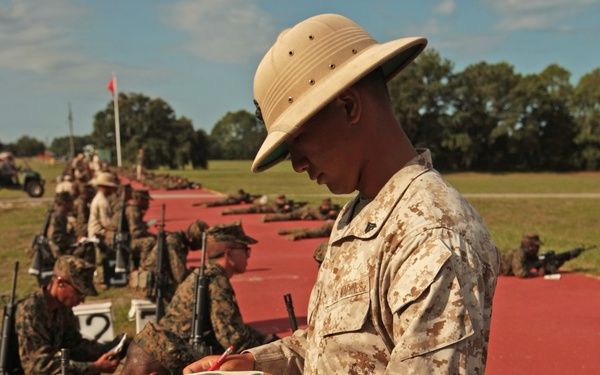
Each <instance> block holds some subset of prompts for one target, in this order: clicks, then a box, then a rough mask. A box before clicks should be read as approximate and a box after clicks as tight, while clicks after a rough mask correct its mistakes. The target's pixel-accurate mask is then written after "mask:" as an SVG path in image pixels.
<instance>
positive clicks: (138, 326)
mask: <svg viewBox="0 0 600 375" xmlns="http://www.w3.org/2000/svg"><path fill="white" fill-rule="evenodd" d="M127 316H128V318H129V320H135V332H136V333H137V332H139V331H141V330H142V329H143V328H144V326H145V325H146V323H148V322H152V323H154V322H156V303H154V302H152V301H148V300H147V299H132V300H131V308H130V309H129V313H128V314H127Z"/></svg>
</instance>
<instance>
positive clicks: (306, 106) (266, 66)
mask: <svg viewBox="0 0 600 375" xmlns="http://www.w3.org/2000/svg"><path fill="white" fill-rule="evenodd" d="M426 45H427V39H425V38H422V37H414V38H403V39H398V40H394V41H391V42H387V43H382V44H380V43H378V42H377V41H376V40H375V39H374V38H373V37H372V36H371V35H370V34H369V33H367V32H366V31H365V30H364V29H363V28H362V27H360V26H359V25H357V24H356V23H355V22H353V21H352V20H350V19H348V18H346V17H344V16H341V15H337V14H322V15H317V16H314V17H311V18H309V19H307V20H305V21H302V22H300V23H299V24H297V25H296V26H294V27H293V28H291V29H287V30H284V31H282V32H281V33H280V34H279V37H278V38H277V41H276V42H275V44H274V45H273V46H272V47H271V49H270V50H269V51H268V52H267V54H266V55H265V56H264V57H263V59H262V61H261V62H260V64H259V66H258V68H257V70H256V74H255V76H254V98H255V99H254V100H255V105H256V107H257V115H258V114H260V117H262V119H263V121H264V123H265V126H266V128H267V138H266V139H265V141H264V142H263V144H262V146H261V147H260V149H259V151H258V153H257V155H256V157H255V159H254V163H253V164H252V171H253V172H262V171H264V170H266V169H268V168H270V167H272V166H273V165H275V164H277V163H279V162H280V161H282V160H284V159H285V158H286V157H287V156H288V154H289V150H288V146H287V144H286V143H285V140H286V139H287V138H288V137H289V135H290V134H291V133H293V132H294V131H295V130H296V129H298V128H299V127H300V126H301V125H302V124H303V123H304V122H305V121H307V120H308V119H309V118H311V117H312V116H313V115H314V114H316V113H317V112H318V111H319V110H321V109H322V108H323V107H325V105H327V103H329V102H330V101H331V100H333V98H335V97H336V96H337V95H339V94H340V93H341V92H342V91H344V90H345V89H347V88H348V87H350V86H352V85H353V84H354V83H356V82H357V81H359V80H360V79H361V78H363V77H365V76H366V75H367V74H369V73H370V72H372V71H373V70H375V69H376V68H378V67H381V69H382V71H383V74H384V76H385V79H386V80H388V81H389V80H390V79H392V78H393V77H394V76H395V75H396V74H398V73H399V72H400V71H401V70H402V69H404V68H405V67H406V66H407V65H408V64H410V63H411V62H412V61H413V60H414V59H415V58H416V57H417V56H418V55H419V54H420V53H421V52H422V51H423V49H424V48H425V46H426Z"/></svg>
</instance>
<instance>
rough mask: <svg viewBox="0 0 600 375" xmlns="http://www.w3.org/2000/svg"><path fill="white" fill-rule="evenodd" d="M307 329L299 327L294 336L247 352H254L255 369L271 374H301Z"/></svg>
mask: <svg viewBox="0 0 600 375" xmlns="http://www.w3.org/2000/svg"><path fill="white" fill-rule="evenodd" d="M305 346H306V331H305V330H303V329H298V330H296V331H295V332H294V334H293V335H292V336H288V337H284V338H283V339H281V340H278V341H275V342H272V343H270V344H266V345H262V346H259V347H256V348H252V349H248V350H246V351H245V352H247V353H252V355H253V356H254V359H255V368H254V369H255V370H258V371H264V372H269V373H271V374H282V375H300V374H302V373H303V369H304V353H305V351H304V347H305Z"/></svg>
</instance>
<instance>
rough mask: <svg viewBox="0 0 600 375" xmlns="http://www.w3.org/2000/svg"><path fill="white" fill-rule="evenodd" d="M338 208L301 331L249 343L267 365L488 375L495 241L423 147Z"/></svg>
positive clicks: (270, 368)
mask: <svg viewBox="0 0 600 375" xmlns="http://www.w3.org/2000/svg"><path fill="white" fill-rule="evenodd" d="M419 152H420V154H419V155H418V156H417V157H415V158H414V159H413V160H411V161H410V162H409V163H407V165H406V166H404V167H403V168H402V169H401V170H400V171H398V172H397V173H396V174H395V175H394V176H393V177H392V178H391V179H390V180H389V181H388V182H387V183H386V185H385V186H384V187H383V188H382V190H381V191H380V192H379V194H378V195H377V196H376V197H375V198H374V200H373V201H371V202H370V203H369V204H368V205H366V206H365V207H364V209H363V210H362V211H360V212H359V213H357V214H356V216H355V217H354V218H352V215H353V213H352V211H353V208H354V207H355V205H356V204H357V203H358V202H359V200H360V197H356V198H355V199H354V200H352V201H351V202H349V203H348V204H347V205H346V206H345V207H344V209H343V210H342V212H341V214H340V217H339V218H338V220H337V222H336V224H335V226H334V230H333V232H332V234H331V238H330V242H329V247H328V249H327V253H326V254H325V258H324V260H323V263H322V264H321V267H320V269H319V273H318V276H317V280H316V283H315V285H314V288H313V291H312V293H311V297H310V301H309V307H308V315H307V316H308V328H307V329H306V330H297V331H296V332H295V333H294V334H293V335H292V336H289V337H286V338H284V339H282V340H281V341H280V342H276V343H273V344H271V345H266V346H262V347H259V348H254V349H250V352H251V353H252V354H253V355H254V356H255V358H256V369H257V370H261V371H266V372H270V373H273V374H300V373H306V374H408V373H411V374H412V373H419V374H483V373H484V372H485V364H486V357H487V349H488V344H489V334H490V321H491V314H492V298H493V296H494V291H495V288H496V281H497V275H498V268H499V264H500V261H499V254H498V249H497V248H496V246H495V245H494V243H493V241H492V238H491V236H490V234H489V232H488V230H487V228H486V226H485V224H484V223H483V220H482V219H481V217H480V216H479V214H478V213H477V212H476V211H475V210H474V209H473V208H472V207H471V206H470V205H469V203H468V202H467V201H466V200H465V199H464V198H463V197H462V196H461V195H460V194H459V193H458V192H457V191H456V190H455V189H454V188H453V187H451V186H450V185H449V184H448V183H447V182H445V181H444V180H443V178H442V177H441V176H440V174H439V173H437V172H436V171H435V170H433V167H432V164H431V156H430V153H429V151H428V150H419Z"/></svg>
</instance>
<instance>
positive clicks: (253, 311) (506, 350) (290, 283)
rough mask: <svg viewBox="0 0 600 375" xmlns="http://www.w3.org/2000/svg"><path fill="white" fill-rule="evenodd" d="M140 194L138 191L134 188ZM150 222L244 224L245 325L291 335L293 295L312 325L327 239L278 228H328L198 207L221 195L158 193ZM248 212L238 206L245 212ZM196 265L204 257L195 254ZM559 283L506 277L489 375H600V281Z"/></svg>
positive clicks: (175, 226) (241, 299)
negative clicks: (295, 236) (247, 245)
mask: <svg viewBox="0 0 600 375" xmlns="http://www.w3.org/2000/svg"><path fill="white" fill-rule="evenodd" d="M133 186H134V188H135V187H138V186H139V185H137V184H136V183H135V182H134V183H133ZM151 195H152V196H153V197H154V200H153V201H151V205H150V209H149V210H148V212H147V213H146V216H145V219H146V220H150V219H157V220H160V215H161V206H162V204H165V207H166V213H165V218H166V220H165V229H166V230H167V231H173V230H179V229H185V228H187V226H188V225H189V224H190V223H191V222H192V221H193V220H196V219H200V220H204V221H206V222H207V223H208V224H209V225H214V224H219V223H229V222H232V221H234V220H237V219H239V220H241V221H242V225H243V227H244V231H245V232H246V234H248V235H250V236H251V237H254V238H256V239H257V240H258V243H257V244H256V245H253V246H252V254H251V257H250V259H249V261H248V269H247V272H246V273H245V274H243V275H236V276H234V277H233V278H232V284H233V287H234V288H235V291H236V296H237V299H238V303H239V305H240V309H241V311H242V315H243V318H244V320H245V321H246V322H247V323H249V324H251V325H252V326H254V327H256V328H258V329H260V330H262V331H264V332H267V333H277V334H278V335H280V336H286V335H289V334H290V333H291V329H290V323H289V319H288V313H287V310H286V307H285V304H284V300H283V295H284V294H287V293H289V294H291V295H292V298H293V302H294V309H295V313H296V319H297V322H298V325H299V326H300V328H302V327H304V326H305V325H306V310H307V305H308V298H309V295H310V291H311V288H312V285H313V283H314V280H315V278H316V274H317V263H316V262H315V261H314V260H313V258H312V254H313V252H314V250H315V249H316V247H317V245H318V244H319V243H320V242H321V241H322V240H325V239H303V240H299V241H289V240H286V239H285V236H281V235H278V234H277V230H278V229H279V228H292V227H300V226H301V227H315V226H318V225H321V224H322V222H321V221H284V222H271V223H263V222H261V220H260V217H261V216H262V214H242V215H227V216H222V215H221V211H222V210H224V209H226V208H228V207H212V208H205V207H200V206H192V203H195V202H202V201H207V200H214V199H218V195H217V194H216V193H214V192H211V191H208V190H203V189H198V190H171V191H165V190H153V191H151ZM242 206H243V205H239V206H234V207H242ZM188 262H189V265H190V266H198V265H199V264H200V254H199V253H198V252H190V255H189V257H188ZM561 276H562V277H561V279H560V280H544V279H542V278H536V279H517V278H513V277H500V278H499V280H498V287H497V289H496V295H495V297H494V312H493V317H492V334H491V337H490V346H489V356H488V365H487V371H486V374H490V375H496V374H498V375H505V374H513V375H515V374H563V373H567V372H568V373H587V374H600V361H599V360H598V359H597V353H596V352H597V350H598V348H599V347H600V280H598V279H595V278H591V277H586V276H583V275H579V274H569V273H563V274H562V275H561Z"/></svg>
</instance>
